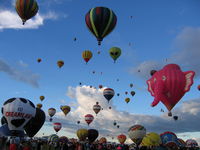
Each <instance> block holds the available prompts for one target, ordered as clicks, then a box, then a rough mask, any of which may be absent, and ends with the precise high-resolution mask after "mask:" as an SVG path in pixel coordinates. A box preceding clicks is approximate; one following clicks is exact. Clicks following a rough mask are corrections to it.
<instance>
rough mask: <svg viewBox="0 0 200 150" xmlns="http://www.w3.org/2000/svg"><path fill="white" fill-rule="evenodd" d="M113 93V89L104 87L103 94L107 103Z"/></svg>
mask: <svg viewBox="0 0 200 150" xmlns="http://www.w3.org/2000/svg"><path fill="white" fill-rule="evenodd" d="M114 95H115V91H114V90H113V89H111V88H106V89H104V90H103V96H104V97H105V98H106V99H107V101H108V103H109V101H110V100H111V99H112V98H113V96H114Z"/></svg>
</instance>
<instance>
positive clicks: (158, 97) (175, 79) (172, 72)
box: [147, 64, 195, 111]
mask: <svg viewBox="0 0 200 150" xmlns="http://www.w3.org/2000/svg"><path fill="white" fill-rule="evenodd" d="M194 75H195V72H193V71H186V72H182V71H181V68H180V67H179V66H178V65H176V64H168V65H166V66H164V68H163V69H161V70H159V71H157V72H155V73H154V74H153V76H152V77H151V78H150V79H149V80H147V84H148V91H149V92H150V93H151V95H152V96H154V101H153V102H152V104H151V106H152V107H154V106H156V105H157V104H158V103H159V101H161V102H162V103H163V104H164V105H165V106H166V108H167V109H168V110H169V111H171V109H172V108H173V107H174V106H175V105H176V104H177V103H178V102H179V101H180V99H181V98H182V97H183V96H184V94H185V93H186V92H188V91H189V90H190V87H191V85H192V84H193V78H194Z"/></svg>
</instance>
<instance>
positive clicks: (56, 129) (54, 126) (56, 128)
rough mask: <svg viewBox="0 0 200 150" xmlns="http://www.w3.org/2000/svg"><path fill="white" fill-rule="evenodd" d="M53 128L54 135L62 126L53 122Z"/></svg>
mask: <svg viewBox="0 0 200 150" xmlns="http://www.w3.org/2000/svg"><path fill="white" fill-rule="evenodd" d="M53 128H54V130H55V131H56V133H58V131H60V129H61V128H62V124H61V123H60V122H55V123H53Z"/></svg>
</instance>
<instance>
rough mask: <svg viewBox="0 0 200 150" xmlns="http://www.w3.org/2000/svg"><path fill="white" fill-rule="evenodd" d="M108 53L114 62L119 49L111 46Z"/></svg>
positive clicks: (118, 54)
mask: <svg viewBox="0 0 200 150" xmlns="http://www.w3.org/2000/svg"><path fill="white" fill-rule="evenodd" d="M109 54H110V56H111V57H112V59H113V60H114V63H115V62H116V60H117V58H119V56H120V55H121V49H120V48H119V47H112V48H110V50H109Z"/></svg>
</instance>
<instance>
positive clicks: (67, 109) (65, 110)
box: [61, 105, 71, 116]
mask: <svg viewBox="0 0 200 150" xmlns="http://www.w3.org/2000/svg"><path fill="white" fill-rule="evenodd" d="M61 110H62V111H63V113H64V114H65V116H66V115H67V114H68V113H69V112H70V110H71V108H70V107H69V106H67V105H65V106H61Z"/></svg>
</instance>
